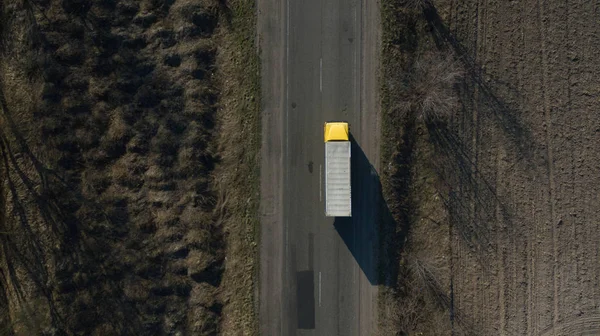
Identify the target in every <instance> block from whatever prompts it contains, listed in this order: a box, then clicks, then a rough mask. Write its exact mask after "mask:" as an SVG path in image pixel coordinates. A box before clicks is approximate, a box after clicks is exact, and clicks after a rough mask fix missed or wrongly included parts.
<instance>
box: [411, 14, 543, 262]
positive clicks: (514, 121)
mask: <svg viewBox="0 0 600 336" xmlns="http://www.w3.org/2000/svg"><path fill="white" fill-rule="evenodd" d="M423 18H424V19H425V21H426V23H427V25H428V28H429V32H430V34H431V36H432V38H433V41H434V42H435V44H436V47H437V49H438V50H439V51H441V52H447V51H450V52H451V53H453V54H454V55H456V59H457V60H458V61H459V62H460V63H461V65H462V68H463V70H464V73H465V76H464V78H463V80H462V82H461V83H460V84H459V85H457V86H456V87H455V91H457V92H459V103H460V108H459V111H458V115H457V116H456V119H458V120H446V119H444V118H429V119H426V120H425V124H426V127H427V130H428V135H429V140H430V142H431V143H432V144H433V146H434V148H435V150H436V152H437V153H438V154H439V156H438V158H437V159H436V160H435V162H433V166H434V169H435V170H436V171H437V173H438V175H439V176H440V178H441V181H442V183H443V184H445V189H446V191H447V192H443V193H440V194H441V195H442V198H443V201H444V204H445V207H446V209H447V210H448V212H449V217H450V223H451V225H452V226H453V228H454V229H456V232H457V233H458V235H459V237H460V238H461V239H462V240H463V241H464V242H466V243H467V245H468V246H469V247H470V248H472V249H474V250H475V251H476V252H477V254H476V256H477V258H478V259H479V261H480V263H481V267H482V268H483V269H484V270H486V269H487V266H488V265H489V263H488V262H487V260H489V258H494V253H490V252H493V251H494V250H495V247H496V246H495V245H496V241H497V240H496V238H495V237H494V235H495V234H497V232H498V230H497V229H498V227H499V226H500V223H498V221H499V220H500V221H503V222H504V223H506V224H509V225H510V224H511V223H513V222H514V221H515V218H514V213H512V210H511V209H509V208H508V207H507V206H506V203H505V202H504V201H503V200H502V199H501V198H500V197H499V196H498V193H497V190H496V188H497V186H496V185H495V181H494V178H493V177H489V176H486V175H485V173H484V172H482V171H480V164H479V163H478V162H477V160H478V158H477V156H478V153H477V151H478V149H477V148H471V147H472V146H471V145H470V141H471V137H473V136H475V137H477V139H478V141H479V139H483V136H482V135H481V134H480V133H481V132H483V131H482V129H481V126H480V125H479V124H485V123H486V122H487V121H488V120H489V121H491V123H492V125H495V127H497V128H498V129H499V130H500V133H501V134H502V135H503V136H504V137H505V139H507V140H508V141H507V142H506V143H505V145H506V146H508V149H507V151H508V152H509V153H511V155H513V154H514V156H515V165H519V166H520V167H521V168H522V169H524V170H525V171H526V172H527V173H534V174H535V173H536V171H537V169H538V168H537V167H538V166H539V165H537V164H536V163H535V152H536V150H537V148H538V145H537V144H536V141H535V139H534V138H533V135H532V133H531V130H530V128H529V126H528V125H527V124H526V123H525V122H524V121H523V120H521V118H520V116H521V115H523V113H522V111H521V110H520V109H519V108H518V107H515V106H511V105H514V104H509V103H507V102H506V100H505V99H504V98H503V97H501V96H499V95H498V94H497V93H496V92H494V91H495V90H494V89H492V87H491V85H493V86H496V87H501V88H504V89H505V90H504V91H506V93H505V94H506V98H507V99H508V100H513V101H514V100H518V99H519V95H520V93H519V92H518V90H516V89H515V88H514V87H513V86H512V85H511V84H510V83H505V82H502V81H500V80H498V79H489V76H487V75H486V74H485V73H484V71H483V70H482V68H481V67H480V66H479V65H478V64H477V62H476V60H475V58H474V57H473V56H472V55H471V53H470V51H469V50H467V48H466V47H465V46H464V45H463V44H461V42H460V41H459V40H458V39H457V38H456V37H455V36H454V35H453V34H452V33H451V32H450V30H449V29H448V27H447V26H446V25H445V24H444V23H443V21H442V19H441V18H440V16H439V14H438V12H437V10H436V8H435V7H434V6H433V5H432V4H431V3H428V4H427V5H426V6H424V8H423ZM486 77H487V78H486ZM474 110H476V111H478V116H479V117H478V118H479V120H475V119H474V118H473V116H472V111H474ZM488 140H489V139H483V141H488ZM501 140H503V139H501ZM495 141H499V140H498V139H497V140H495Z"/></svg>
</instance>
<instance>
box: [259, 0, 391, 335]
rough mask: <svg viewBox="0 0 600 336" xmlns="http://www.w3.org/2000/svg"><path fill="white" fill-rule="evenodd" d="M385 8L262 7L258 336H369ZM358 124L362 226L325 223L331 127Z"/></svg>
mask: <svg viewBox="0 0 600 336" xmlns="http://www.w3.org/2000/svg"><path fill="white" fill-rule="evenodd" d="M378 15H379V14H378V4H377V3H376V2H368V1H360V0H347V1H339V0H322V1H319V0H303V1H299V0H284V1H276V0H259V2H258V34H259V45H260V48H261V59H262V91H263V100H262V105H263V106H262V107H263V110H262V117H263V121H262V124H263V126H262V127H263V128H262V132H263V133H262V134H263V143H262V146H263V148H262V162H261V165H262V166H261V198H262V200H261V216H262V233H261V250H260V251H261V270H260V294H259V297H260V331H261V335H328V336H329V335H371V334H373V333H374V332H376V325H377V323H376V320H377V319H376V317H377V314H376V313H377V287H376V286H377V280H378V277H377V270H376V266H377V258H376V256H377V253H378V251H377V246H378V236H377V225H378V221H377V219H378V209H379V199H380V188H379V182H378V178H377V170H378V163H379V138H378V137H379V125H378V105H377V101H378V100H377V97H376V89H377V87H376V66H377V62H378V59H377V55H378V52H379V40H380V39H379V35H378V34H379V32H378V30H379V16H378ZM327 120H346V121H348V122H350V127H351V133H352V136H353V139H354V143H353V148H352V149H353V157H352V169H353V172H352V184H353V185H352V187H353V194H352V197H353V211H352V212H353V217H352V218H351V219H347V220H335V221H334V219H333V218H327V217H325V215H324V199H323V196H324V190H323V184H324V171H323V167H324V144H323V123H324V122H325V121H327Z"/></svg>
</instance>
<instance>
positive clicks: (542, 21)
mask: <svg viewBox="0 0 600 336" xmlns="http://www.w3.org/2000/svg"><path fill="white" fill-rule="evenodd" d="M538 10H539V12H538V24H539V26H540V47H541V58H542V97H543V102H544V104H543V106H544V116H545V118H546V120H545V122H546V125H545V126H546V139H545V140H546V156H547V170H548V183H549V190H548V200H549V203H550V204H549V206H550V226H551V235H552V254H553V261H554V262H553V266H552V287H553V290H554V293H553V297H552V301H553V316H552V322H553V323H554V324H557V323H558V282H557V280H556V278H557V277H558V270H557V267H558V260H557V256H558V249H557V246H558V242H557V241H558V237H557V232H556V225H555V219H556V213H555V209H554V193H555V189H556V186H555V184H554V156H553V154H554V153H553V148H552V135H553V133H552V132H553V130H552V115H551V113H552V111H551V109H550V106H548V101H549V97H548V90H547V86H548V54H547V51H546V36H545V34H546V29H547V28H546V20H547V18H546V17H545V14H544V6H543V5H542V3H541V0H538Z"/></svg>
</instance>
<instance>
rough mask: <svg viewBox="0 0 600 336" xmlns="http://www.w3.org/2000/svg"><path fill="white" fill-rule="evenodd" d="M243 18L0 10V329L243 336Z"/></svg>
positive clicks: (106, 7)
mask: <svg viewBox="0 0 600 336" xmlns="http://www.w3.org/2000/svg"><path fill="white" fill-rule="evenodd" d="M254 22H255V18H254V4H253V2H252V1H245V0H234V1H228V2H227V4H225V3H224V2H220V1H212V0H198V1H192V0H170V1H156V0H144V1H137V0H136V1H134V0H106V1H105V0H102V1H80V0H64V1H58V0H57V1H54V0H15V1H3V2H1V1H0V155H1V158H2V160H1V161H0V176H1V188H0V214H1V217H0V334H2V335H4V334H6V335H215V334H225V335H227V334H235V335H239V334H253V332H254V331H255V330H256V325H255V323H256V320H255V315H254V314H255V313H254V310H255V309H254V305H255V302H254V281H255V280H254V278H255V273H256V271H255V269H254V265H255V260H256V259H255V245H256V244H255V238H256V233H255V228H256V214H257V207H258V203H257V202H258V200H257V197H256V193H257V191H258V189H257V187H258V168H257V167H258V166H257V161H256V160H257V153H258V146H259V144H258V142H259V141H258V140H259V134H258V125H259V124H260V122H259V120H258V108H257V107H258V102H259V99H258V97H257V94H258V92H259V90H258V63H257V59H258V58H257V55H256V53H255V51H256V47H255V44H254V35H255V26H254Z"/></svg>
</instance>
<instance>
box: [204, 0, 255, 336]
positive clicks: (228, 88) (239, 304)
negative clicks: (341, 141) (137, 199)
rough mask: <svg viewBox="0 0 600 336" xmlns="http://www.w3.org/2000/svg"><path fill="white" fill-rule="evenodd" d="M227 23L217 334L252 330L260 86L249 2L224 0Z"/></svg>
mask: <svg viewBox="0 0 600 336" xmlns="http://www.w3.org/2000/svg"><path fill="white" fill-rule="evenodd" d="M228 5H229V10H230V12H229V13H228V15H230V19H231V20H230V22H229V24H228V25H227V26H226V28H225V29H224V31H223V34H222V35H221V36H220V44H221V46H222V47H221V49H220V52H219V55H218V58H217V63H218V68H219V78H220V80H221V87H222V96H221V104H220V105H221V106H220V110H219V112H218V113H219V119H220V122H221V125H220V136H219V141H218V142H219V152H220V153H221V156H222V157H221V158H222V163H221V164H220V166H219V167H218V168H217V169H216V171H215V175H214V176H215V183H216V184H217V188H218V189H219V190H220V192H221V194H222V195H223V197H222V198H220V201H221V205H220V206H222V207H223V209H224V211H225V217H224V228H225V234H226V245H227V249H226V262H225V265H226V266H225V272H224V274H223V292H222V296H223V302H224V303H225V304H226V306H225V307H224V310H223V321H222V329H221V331H222V333H223V334H224V335H256V334H258V322H257V307H258V304H257V302H256V297H255V292H256V286H257V281H258V255H257V253H258V250H257V242H258V239H259V220H258V205H259V177H260V175H259V174H260V173H259V163H260V160H259V150H260V117H259V113H260V110H259V106H260V88H259V83H260V81H259V61H258V54H257V49H256V44H255V31H256V28H255V27H256V16H255V14H256V13H255V2H254V1H252V0H234V1H231V2H229V4H228Z"/></svg>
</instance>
